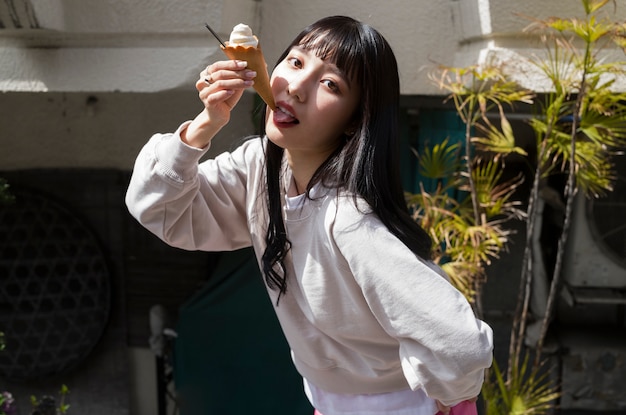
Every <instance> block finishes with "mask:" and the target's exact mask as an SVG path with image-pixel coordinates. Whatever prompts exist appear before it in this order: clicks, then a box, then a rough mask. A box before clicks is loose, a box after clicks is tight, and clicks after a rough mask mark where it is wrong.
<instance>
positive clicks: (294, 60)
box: [287, 56, 302, 68]
mask: <svg viewBox="0 0 626 415" xmlns="http://www.w3.org/2000/svg"><path fill="white" fill-rule="evenodd" d="M287 62H289V64H290V65H291V66H293V67H294V68H302V61H301V60H300V59H299V58H297V57H295V56H292V57H290V58H287Z"/></svg>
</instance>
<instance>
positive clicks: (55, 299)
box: [0, 192, 110, 380]
mask: <svg viewBox="0 0 626 415" xmlns="http://www.w3.org/2000/svg"><path fill="white" fill-rule="evenodd" d="M15 197H16V200H15V203H12V204H10V205H2V206H0V331H4V333H5V341H6V349H5V350H4V351H3V352H1V353H0V377H1V378H4V379H8V380H29V379H35V378H40V377H43V376H49V375H54V374H59V373H63V372H65V371H67V370H68V369H70V368H72V367H74V366H75V365H76V364H77V363H79V362H80V361H82V360H83V359H84V358H85V357H86V356H87V355H88V354H89V353H90V352H91V350H92V349H93V347H94V346H95V345H96V343H97V342H98V341H99V339H100V337H101V335H102V332H103V331H104V328H105V325H106V322H107V320H108V316H109V305H110V285H109V279H110V278H109V272H108V267H107V262H106V260H105V257H104V255H103V252H102V250H101V249H100V246H99V244H98V241H97V239H96V238H95V236H94V235H93V233H92V232H91V231H90V230H89V229H88V228H86V227H85V226H84V225H83V224H82V223H81V222H80V221H79V220H78V219H77V218H76V217H75V215H73V214H72V213H71V212H70V211H69V210H67V209H66V208H64V207H63V206H61V205H59V204H58V203H56V202H54V201H52V200H50V199H48V198H46V197H44V196H42V195H38V194H35V193H31V192H16V194H15Z"/></svg>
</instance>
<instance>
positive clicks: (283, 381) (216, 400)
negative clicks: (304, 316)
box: [174, 249, 313, 415]
mask: <svg viewBox="0 0 626 415" xmlns="http://www.w3.org/2000/svg"><path fill="white" fill-rule="evenodd" d="M176 330H177V333H178V338H177V339H176V342H175V346H174V381H175V384H176V389H177V392H178V394H179V396H180V404H179V405H180V414H181V415H210V414H220V415H225V414H285V415H287V414H289V415H300V414H302V415H312V413H313V409H312V408H311V406H310V404H309V403H308V401H307V399H306V397H305V396H304V393H303V388H302V379H301V377H300V375H298V373H297V372H296V371H295V369H294V367H293V364H292V362H291V357H290V354H289V347H288V346H287V343H286V341H285V338H284V336H283V334H282V332H281V329H280V326H279V324H278V321H277V319H276V315H275V314H274V310H273V308H272V304H271V303H270V300H269V298H268V296H267V292H266V290H265V286H264V284H263V281H262V277H261V275H260V272H259V269H258V266H257V263H256V260H255V257H254V254H253V252H252V250H251V249H244V250H240V251H235V252H225V253H222V254H220V258H219V260H218V262H217V265H216V268H215V270H214V271H213V272H212V274H211V276H210V278H209V279H208V281H207V283H206V284H205V285H204V286H203V288H202V289H201V290H200V292H198V293H197V294H195V295H194V296H193V297H192V298H191V299H190V300H189V301H187V302H186V303H185V304H183V305H182V307H181V308H180V312H179V320H178V322H177V327H176Z"/></svg>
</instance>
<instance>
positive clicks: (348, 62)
mask: <svg viewBox="0 0 626 415" xmlns="http://www.w3.org/2000/svg"><path fill="white" fill-rule="evenodd" d="M294 46H300V47H303V48H304V49H307V50H310V51H313V52H314V53H315V55H316V56H317V57H319V58H321V59H322V60H325V61H328V62H331V63H334V64H335V65H336V66H337V67H338V68H339V70H341V71H343V72H344V73H345V74H346V76H347V77H348V79H351V80H352V81H353V82H356V85H358V86H359V88H360V91H361V101H360V104H359V106H358V108H357V110H356V111H355V114H354V123H353V125H354V131H353V132H352V131H351V132H350V134H349V135H348V136H346V137H344V139H343V140H340V141H341V144H340V145H339V147H338V148H337V149H336V150H335V151H334V152H333V153H332V154H331V155H330V156H329V157H328V159H326V161H325V162H324V163H322V165H321V166H320V167H319V168H318V169H317V171H316V172H315V173H314V175H313V177H312V178H311V180H310V182H309V183H308V185H307V195H308V192H309V190H310V189H311V188H312V187H313V186H314V185H315V184H317V183H322V184H323V185H324V186H326V187H329V188H342V189H345V190H347V191H348V192H349V193H351V194H353V195H354V196H355V198H356V197H361V198H363V199H364V200H365V201H367V203H368V204H369V206H370V207H371V209H372V211H373V212H374V213H375V214H376V215H377V216H378V217H379V218H380V220H381V221H382V222H383V223H384V224H385V226H386V227H387V228H388V229H389V231H390V232H392V233H393V234H394V235H395V236H396V237H397V238H398V239H400V240H401V241H402V242H403V243H404V244H405V245H406V246H407V247H408V248H409V249H411V251H413V252H414V253H415V254H416V255H418V256H419V257H421V258H423V259H430V256H431V246H432V242H431V239H430V237H429V236H428V233H426V232H425V231H424V230H423V229H422V228H421V227H420V226H419V225H418V224H417V223H416V222H415V221H414V220H413V218H412V217H411V216H410V214H409V212H408V208H407V204H406V201H405V198H404V191H403V189H402V183H401V178H400V163H399V147H398V113H399V101H400V81H399V79H398V65H397V62H396V58H395V56H394V54H393V51H392V50H391V47H390V46H389V44H388V43H387V41H386V40H385V38H384V37H383V36H382V35H381V34H380V33H379V32H378V31H377V30H376V29H374V28H372V27H371V26H369V25H367V24H364V23H361V22H359V21H357V20H354V19H352V18H350V17H345V16H332V17H327V18H324V19H321V20H319V21H317V22H315V23H313V24H312V25H310V26H308V27H307V28H305V29H304V30H303V31H302V32H301V33H300V34H299V35H298V36H297V37H296V38H295V39H294V40H293V42H292V43H291V44H290V45H289V47H288V48H287V49H286V50H285V51H284V52H283V54H282V55H281V56H280V58H279V59H278V62H281V61H282V60H283V59H285V57H286V56H287V54H288V53H289V51H290V50H291V48H292V47H294ZM262 119H263V120H265V116H263V117H262ZM263 131H264V130H263ZM311 133H312V134H314V132H311ZM283 155H284V150H283V149H282V148H281V147H279V146H277V145H275V144H274V143H272V142H271V141H270V140H268V142H267V149H266V154H265V166H266V181H267V183H266V185H267V195H268V196H267V197H268V210H269V222H268V229H267V234H266V243H267V246H266V249H265V252H264V253H263V257H262V271H263V274H264V276H265V281H266V283H267V285H268V287H270V288H271V289H275V290H278V291H279V299H280V295H281V294H284V293H286V291H287V273H286V269H285V264H284V259H285V256H286V255H287V252H288V251H289V249H290V247H291V243H290V241H289V240H288V239H287V233H286V231H285V223H284V220H283V216H282V212H283V211H282V198H283V196H284V193H283V192H282V191H281V182H282V181H281V171H282V166H283Z"/></svg>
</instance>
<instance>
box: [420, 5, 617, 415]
mask: <svg viewBox="0 0 626 415" xmlns="http://www.w3.org/2000/svg"><path fill="white" fill-rule="evenodd" d="M581 2H582V5H583V9H584V10H585V16H586V17H585V19H577V18H573V19H562V18H555V17H553V18H549V19H546V20H536V21H534V23H533V24H532V25H530V26H529V27H528V30H529V31H532V30H537V29H538V30H539V31H540V36H539V38H540V39H541V40H542V41H543V43H544V45H545V46H546V53H545V54H544V55H542V56H540V57H530V58H529V62H530V63H531V64H533V65H534V66H535V67H536V68H537V69H538V70H539V72H540V73H542V74H543V76H544V77H545V79H546V80H547V81H548V82H549V84H550V88H549V92H547V93H545V94H543V95H542V99H541V100H538V102H535V103H534V106H535V108H537V109H538V111H537V114H536V115H535V116H534V117H532V118H531V119H530V121H529V123H530V125H531V127H532V128H533V130H534V131H535V134H536V137H537V143H536V144H537V161H536V165H535V166H534V167H535V174H534V177H533V179H532V180H533V183H532V187H531V192H530V196H529V200H528V205H527V210H526V211H525V212H522V211H520V208H519V205H518V204H517V203H516V202H514V201H513V199H512V195H513V192H514V191H515V189H516V188H517V187H518V186H519V185H520V183H521V180H522V178H521V176H520V177H516V178H513V179H509V180H503V177H502V168H501V167H502V165H503V163H504V162H505V160H506V159H507V157H510V156H511V155H515V156H526V153H525V152H524V150H523V149H521V148H519V147H517V146H516V141H515V136H514V131H513V128H512V127H511V125H510V123H509V122H508V120H507V117H506V113H505V111H504V108H505V106H511V107H515V106H516V105H517V104H518V103H525V104H529V103H531V101H532V100H533V99H535V101H537V97H535V96H534V94H533V93H532V92H530V91H527V90H524V89H522V88H520V87H519V86H518V85H517V84H515V83H514V82H511V81H510V80H508V78H507V76H506V74H504V73H503V72H502V71H501V70H500V68H496V67H478V66H470V67H467V68H448V67H446V68H440V70H439V71H438V72H437V74H436V75H434V76H432V79H433V81H435V82H436V84H437V85H438V86H439V87H440V88H441V89H442V90H444V91H446V92H448V93H449V94H450V95H449V96H450V98H449V99H450V100H452V101H453V103H454V106H455V109H456V112H457V114H458V115H459V117H460V118H461V120H462V121H463V122H464V124H465V141H464V143H463V144H464V145H463V146H461V145H459V144H458V143H457V144H450V143H449V142H448V140H445V141H444V142H443V143H442V144H440V145H438V146H435V147H433V148H432V149H425V150H424V151H423V154H419V155H418V162H419V165H420V174H421V175H422V176H423V177H425V178H429V179H434V180H436V183H437V186H436V189H435V190H434V191H433V192H431V193H427V192H425V191H424V189H423V188H422V189H421V193H420V194H416V195H408V202H409V205H410V206H411V207H412V208H413V212H414V217H415V220H417V221H419V223H420V224H421V225H422V226H424V228H425V229H429V230H430V233H431V236H432V238H433V241H434V244H435V248H436V255H435V260H436V262H438V263H439V264H440V265H441V266H442V267H443V268H444V269H445V270H446V272H448V274H449V275H450V277H451V280H452V283H453V284H455V286H457V288H459V289H460V290H461V291H462V292H463V293H464V294H465V295H466V296H467V297H468V299H470V301H472V302H473V304H474V305H475V307H476V309H477V311H478V313H479V315H480V314H481V311H482V310H481V298H480V297H481V296H480V292H481V289H480V288H481V284H482V283H483V282H484V280H485V266H486V265H488V264H489V263H490V261H491V259H492V258H497V257H498V256H499V254H500V253H501V252H502V251H503V250H505V249H506V248H507V244H508V240H509V236H510V230H508V229H507V222H508V220H511V219H519V218H522V217H525V218H526V228H527V232H526V238H527V239H526V244H525V250H524V258H523V264H522V278H521V280H520V286H519V291H518V301H517V308H516V311H515V317H514V321H513V327H512V330H511V342H510V350H509V359H508V361H507V370H506V372H505V373H503V372H502V371H501V370H500V369H499V367H498V365H497V363H495V364H494V367H493V368H492V369H491V370H490V371H488V373H487V376H486V382H485V385H484V388H483V395H484V397H485V402H486V407H485V410H486V414H487V415H500V414H520V415H521V414H544V413H546V412H548V411H549V410H550V409H551V408H552V407H553V406H554V402H555V400H556V399H557V398H558V396H559V393H558V387H557V385H555V384H554V382H552V381H551V380H550V379H549V378H548V377H547V375H546V373H547V372H546V368H545V367H544V365H543V359H542V348H543V342H544V339H545V336H546V332H547V329H548V326H549V323H550V321H551V319H552V313H553V308H554V303H555V298H556V295H557V293H558V290H559V281H560V279H559V276H560V272H561V266H562V265H561V264H562V256H563V252H564V244H565V242H566V239H567V235H568V228H569V222H570V220H571V211H572V204H573V200H574V196H575V195H576V193H577V192H578V191H581V192H582V193H583V194H584V195H586V196H588V197H598V196H600V195H603V194H605V193H606V192H610V191H611V190H612V183H613V180H614V173H613V164H612V163H613V159H612V158H613V157H614V156H615V155H616V154H617V153H618V152H619V149H623V148H624V147H626V105H625V104H624V103H625V102H626V94H625V93H620V92H616V91H615V90H614V88H613V86H614V83H615V79H616V78H617V77H618V76H623V75H624V74H623V70H622V68H623V67H624V64H623V63H621V62H611V63H607V62H604V61H603V60H602V59H601V58H600V57H599V51H600V50H602V49H603V48H604V47H605V46H606V45H609V44H611V43H612V44H616V45H617V46H618V47H620V48H622V49H625V50H626V26H624V25H623V24H621V25H620V24H618V23H614V22H611V21H610V20H609V19H608V18H600V17H599V12H600V11H601V10H602V9H603V8H604V7H605V6H606V5H607V4H609V3H613V4H615V3H614V2H612V1H609V0H581ZM581 45H582V47H581ZM488 112H491V113H493V112H496V113H497V114H498V115H499V117H498V119H499V123H495V122H491V121H490V119H489V118H488V117H487V113H488ZM475 132H476V133H477V134H474V133H475ZM462 149H463V150H464V153H463V154H462V155H461V154H460V153H461V150H462ZM556 173H559V174H560V173H566V174H567V176H568V184H567V187H566V189H565V194H564V199H565V200H566V212H565V222H564V227H563V233H562V235H561V238H560V240H559V245H558V254H557V260H556V265H555V268H554V270H553V278H552V286H551V287H550V292H549V296H548V304H547V306H546V312H545V315H544V316H543V317H542V318H543V321H542V328H541V333H540V336H539V341H538V342H537V344H536V345H535V349H534V354H535V358H534V362H533V364H532V366H531V365H529V363H528V356H529V350H524V341H525V331H526V322H527V320H528V314H529V303H530V295H531V286H532V284H531V282H532V263H533V258H532V255H533V252H532V249H531V247H532V240H533V237H534V229H535V220H536V214H537V213H536V212H537V200H538V197H539V188H540V185H541V183H542V181H543V180H545V179H546V178H547V177H548V176H549V175H551V174H556ZM451 190H461V191H462V192H461V193H460V194H461V197H458V198H453V197H452V196H450V195H451V194H458V192H456V193H455V192H453V191H451Z"/></svg>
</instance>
